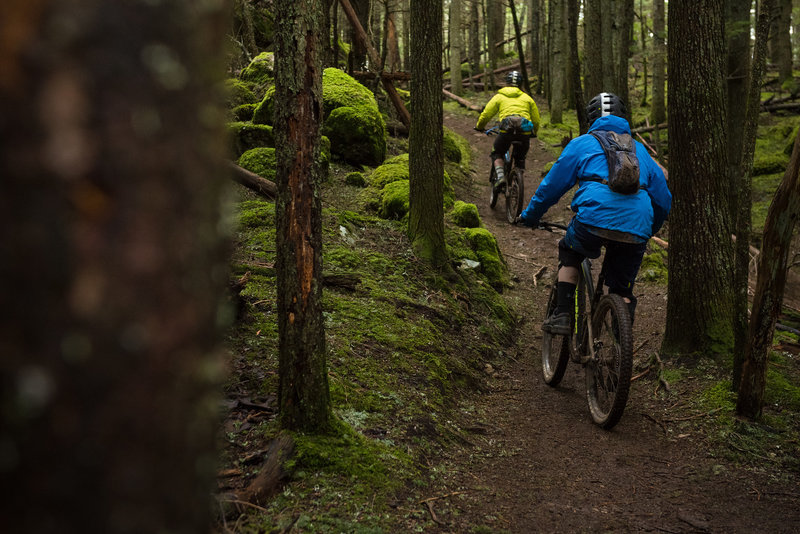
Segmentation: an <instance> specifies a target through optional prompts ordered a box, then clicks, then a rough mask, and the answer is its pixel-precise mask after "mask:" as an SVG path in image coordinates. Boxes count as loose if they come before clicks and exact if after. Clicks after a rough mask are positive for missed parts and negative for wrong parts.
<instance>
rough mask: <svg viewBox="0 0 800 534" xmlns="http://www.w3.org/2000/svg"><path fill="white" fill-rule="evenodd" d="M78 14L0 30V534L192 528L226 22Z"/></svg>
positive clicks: (211, 13) (126, 7)
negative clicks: (0, 298)
mask: <svg viewBox="0 0 800 534" xmlns="http://www.w3.org/2000/svg"><path fill="white" fill-rule="evenodd" d="M79 7H80V9H79V10H76V5H75V3H74V2H58V1H46V0H43V1H39V2H30V0H5V2H4V4H3V8H4V9H3V12H4V14H3V17H4V18H3V21H2V23H0V25H2V26H3V29H4V37H3V45H2V47H3V48H4V50H3V53H2V54H1V55H2V56H3V60H2V67H1V68H2V75H0V116H1V117H3V120H2V121H0V167H1V168H2V169H3V177H2V179H0V208H1V209H0V257H2V258H3V259H2V262H0V264H1V266H0V272H2V277H0V284H2V289H0V294H2V295H3V306H2V307H0V316H1V318H0V347H2V350H1V351H0V352H2V357H1V358H0V412H2V425H0V443H2V451H3V452H2V453H0V456H2V460H0V463H2V471H3V475H2V477H3V485H4V488H5V492H4V495H5V497H4V498H3V500H2V504H0V516H1V517H2V518H3V519H2V523H3V527H2V528H3V531H4V532H36V533H40V534H50V533H72V532H105V533H111V534H117V533H130V532H172V533H187V534H188V533H196V532H208V531H209V523H210V517H209V504H208V496H209V494H210V493H211V491H212V490H213V488H214V487H215V486H214V480H215V465H216V461H215V453H214V443H215V431H216V429H215V427H216V419H217V394H218V384H217V383H216V381H217V380H219V378H220V377H219V376H217V373H216V372H214V370H215V369H219V367H220V363H221V362H220V361H219V354H220V351H219V349H220V334H221V332H220V326H221V325H220V324H219V322H218V321H219V317H220V309H219V302H220V301H221V299H222V297H223V295H224V290H225V286H226V283H227V280H226V279H227V258H226V256H225V249H226V248H227V247H226V246H225V243H224V240H225V236H224V235H222V233H221V228H222V226H223V225H222V219H223V217H222V216H221V213H220V198H222V197H224V196H225V187H226V182H229V180H228V178H226V174H227V173H226V167H225V157H226V151H227V150H226V144H225V141H224V139H225V134H224V132H225V130H224V124H223V117H224V116H225V114H224V109H223V107H222V105H221V102H220V99H219V95H218V91H217V87H219V85H220V84H221V83H222V81H223V80H224V76H225V65H224V61H225V58H224V57H223V50H225V47H226V43H227V41H226V37H227V36H226V35H225V34H224V32H225V30H226V29H227V28H228V27H229V18H228V17H229V13H228V11H227V10H224V9H222V8H223V4H211V5H206V6H205V9H203V10H198V9H197V8H196V3H195V2H192V1H189V0H176V1H174V2H169V3H153V2H150V3H147V2H115V1H101V0H85V1H83V2H80V6H79ZM133 27H135V31H132V28H133ZM8 28H15V29H24V31H18V32H5V30H6V29H8ZM121 36H124V38H120V37H121Z"/></svg>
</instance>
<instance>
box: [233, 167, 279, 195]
mask: <svg viewBox="0 0 800 534" xmlns="http://www.w3.org/2000/svg"><path fill="white" fill-rule="evenodd" d="M228 168H229V169H230V170H231V173H232V175H231V177H232V178H233V179H234V181H236V182H238V183H240V184H242V185H243V186H245V187H247V188H248V189H251V190H253V191H255V192H256V193H258V194H259V195H261V196H263V197H266V198H268V199H270V200H275V197H277V196H278V186H277V185H275V183H274V182H270V181H269V180H267V179H265V178H262V177H261V176H259V175H257V174H256V173H254V172H250V171H248V170H247V169H243V168H241V167H239V166H238V165H237V164H235V163H234V162H232V161H229V162H228Z"/></svg>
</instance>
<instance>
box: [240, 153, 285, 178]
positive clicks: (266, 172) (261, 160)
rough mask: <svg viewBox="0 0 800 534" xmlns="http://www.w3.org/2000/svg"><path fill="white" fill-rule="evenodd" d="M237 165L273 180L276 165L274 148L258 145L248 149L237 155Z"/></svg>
mask: <svg viewBox="0 0 800 534" xmlns="http://www.w3.org/2000/svg"><path fill="white" fill-rule="evenodd" d="M239 166H240V167H242V168H243V169H247V170H248V171H250V172H254V173H256V174H257V175H259V176H261V177H262V178H266V179H267V180H271V181H273V182H274V181H275V169H276V167H277V159H276V157H275V149H274V148H270V147H259V148H253V149H251V150H248V151H247V152H245V153H244V154H242V155H241V156H240V157H239Z"/></svg>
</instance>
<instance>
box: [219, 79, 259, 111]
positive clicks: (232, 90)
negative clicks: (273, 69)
mask: <svg viewBox="0 0 800 534" xmlns="http://www.w3.org/2000/svg"><path fill="white" fill-rule="evenodd" d="M225 93H226V95H227V97H228V107H229V108H235V107H237V106H241V105H242V104H255V103H256V102H258V98H257V97H256V95H255V93H254V92H253V91H252V90H251V89H250V86H249V85H247V84H246V83H244V82H243V81H241V80H239V79H237V78H229V79H227V80H225Z"/></svg>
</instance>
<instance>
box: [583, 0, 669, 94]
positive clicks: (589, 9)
mask: <svg viewBox="0 0 800 534" xmlns="http://www.w3.org/2000/svg"><path fill="white" fill-rule="evenodd" d="M662 1H663V0H662ZM584 10H585V14H584V25H583V42H584V43H602V42H603V41H602V39H603V33H602V18H601V13H602V10H601V3H600V2H599V1H594V2H591V1H590V2H586V6H585V7H584ZM584 62H585V64H586V73H585V75H584V83H585V84H586V95H587V96H588V97H589V98H593V97H594V96H595V95H597V94H599V93H602V92H603V47H602V46H591V45H584Z"/></svg>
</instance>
